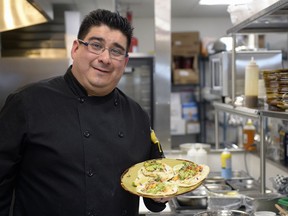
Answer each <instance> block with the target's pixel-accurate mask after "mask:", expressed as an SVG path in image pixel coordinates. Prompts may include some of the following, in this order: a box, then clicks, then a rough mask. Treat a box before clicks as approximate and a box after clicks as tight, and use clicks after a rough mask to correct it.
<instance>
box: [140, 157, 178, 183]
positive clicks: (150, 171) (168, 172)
mask: <svg viewBox="0 0 288 216" xmlns="http://www.w3.org/2000/svg"><path fill="white" fill-rule="evenodd" d="M140 172H141V173H143V175H144V176H149V177H153V178H154V179H155V180H156V181H167V180H169V179H171V178H173V176H174V172H173V169H172V167H170V166H169V165H167V164H166V163H163V162H162V161H161V160H149V161H145V162H144V164H143V167H141V169H140ZM138 176H141V174H140V173H138Z"/></svg>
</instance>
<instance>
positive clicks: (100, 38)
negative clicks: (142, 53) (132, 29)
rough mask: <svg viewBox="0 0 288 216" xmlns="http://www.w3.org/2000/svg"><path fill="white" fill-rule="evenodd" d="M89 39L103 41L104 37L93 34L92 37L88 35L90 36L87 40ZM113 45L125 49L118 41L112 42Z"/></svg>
mask: <svg viewBox="0 0 288 216" xmlns="http://www.w3.org/2000/svg"><path fill="white" fill-rule="evenodd" d="M91 40H98V41H100V42H101V43H105V39H104V38H102V37H96V36H93V37H90V38H88V41H91ZM112 45H113V46H115V47H117V48H120V49H122V50H124V51H125V50H126V49H125V48H124V47H123V46H122V45H121V44H119V43H113V44H112Z"/></svg>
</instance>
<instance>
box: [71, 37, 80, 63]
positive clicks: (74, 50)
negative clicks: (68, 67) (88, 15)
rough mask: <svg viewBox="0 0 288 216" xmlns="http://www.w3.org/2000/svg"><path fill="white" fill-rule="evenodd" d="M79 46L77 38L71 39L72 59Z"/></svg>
mask: <svg viewBox="0 0 288 216" xmlns="http://www.w3.org/2000/svg"><path fill="white" fill-rule="evenodd" d="M78 48H79V42H78V41H77V40H74V41H73V44H72V48H71V57H72V59H74V56H75V54H76V52H77V50H78Z"/></svg>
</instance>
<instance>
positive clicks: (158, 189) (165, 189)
mask: <svg viewBox="0 0 288 216" xmlns="http://www.w3.org/2000/svg"><path fill="white" fill-rule="evenodd" d="M136 191H137V193H138V194H140V195H146V196H147V195H148V196H149V195H157V196H171V195H173V194H176V193H177V191H178V187H177V185H175V184H173V183H171V182H161V181H154V180H151V181H148V182H146V183H145V184H143V185H139V186H137V188H136Z"/></svg>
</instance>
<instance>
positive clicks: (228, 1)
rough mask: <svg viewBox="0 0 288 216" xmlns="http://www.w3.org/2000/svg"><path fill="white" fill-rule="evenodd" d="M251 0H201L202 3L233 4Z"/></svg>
mask: <svg viewBox="0 0 288 216" xmlns="http://www.w3.org/2000/svg"><path fill="white" fill-rule="evenodd" d="M249 2H251V0H200V2H199V4H200V5H231V4H246V3H249Z"/></svg>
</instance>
